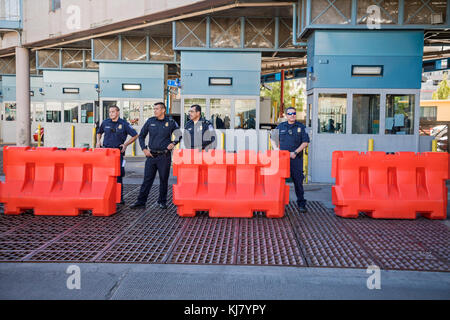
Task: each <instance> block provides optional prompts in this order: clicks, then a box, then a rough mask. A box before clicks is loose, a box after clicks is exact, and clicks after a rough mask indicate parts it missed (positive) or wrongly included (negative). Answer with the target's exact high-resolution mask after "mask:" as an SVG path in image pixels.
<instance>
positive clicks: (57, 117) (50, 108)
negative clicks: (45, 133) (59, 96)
mask: <svg viewBox="0 0 450 320" xmlns="http://www.w3.org/2000/svg"><path fill="white" fill-rule="evenodd" d="M47 122H61V102H47Z"/></svg>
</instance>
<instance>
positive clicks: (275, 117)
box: [273, 101, 278, 123]
mask: <svg viewBox="0 0 450 320" xmlns="http://www.w3.org/2000/svg"><path fill="white" fill-rule="evenodd" d="M273 103H274V110H275V114H274V117H273V119H274V122H275V123H277V121H278V101H274V102H273Z"/></svg>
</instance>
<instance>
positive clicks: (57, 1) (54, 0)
mask: <svg viewBox="0 0 450 320" xmlns="http://www.w3.org/2000/svg"><path fill="white" fill-rule="evenodd" d="M51 8H52V11H53V12H54V11H56V10H57V9H61V0H51Z"/></svg>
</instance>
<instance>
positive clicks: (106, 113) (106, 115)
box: [103, 101, 117, 121]
mask: <svg viewBox="0 0 450 320" xmlns="http://www.w3.org/2000/svg"><path fill="white" fill-rule="evenodd" d="M112 106H117V101H103V121H104V120H106V119H108V118H109V107H112Z"/></svg>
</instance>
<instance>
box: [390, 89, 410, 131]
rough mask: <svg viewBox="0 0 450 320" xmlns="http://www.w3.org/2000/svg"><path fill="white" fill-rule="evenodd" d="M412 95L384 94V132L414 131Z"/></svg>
mask: <svg viewBox="0 0 450 320" xmlns="http://www.w3.org/2000/svg"><path fill="white" fill-rule="evenodd" d="M414 103H415V101H414V95H413V94H409V95H403V94H388V95H386V120H385V124H386V130H385V133H386V134H413V133H414V130H413V129H414Z"/></svg>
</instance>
